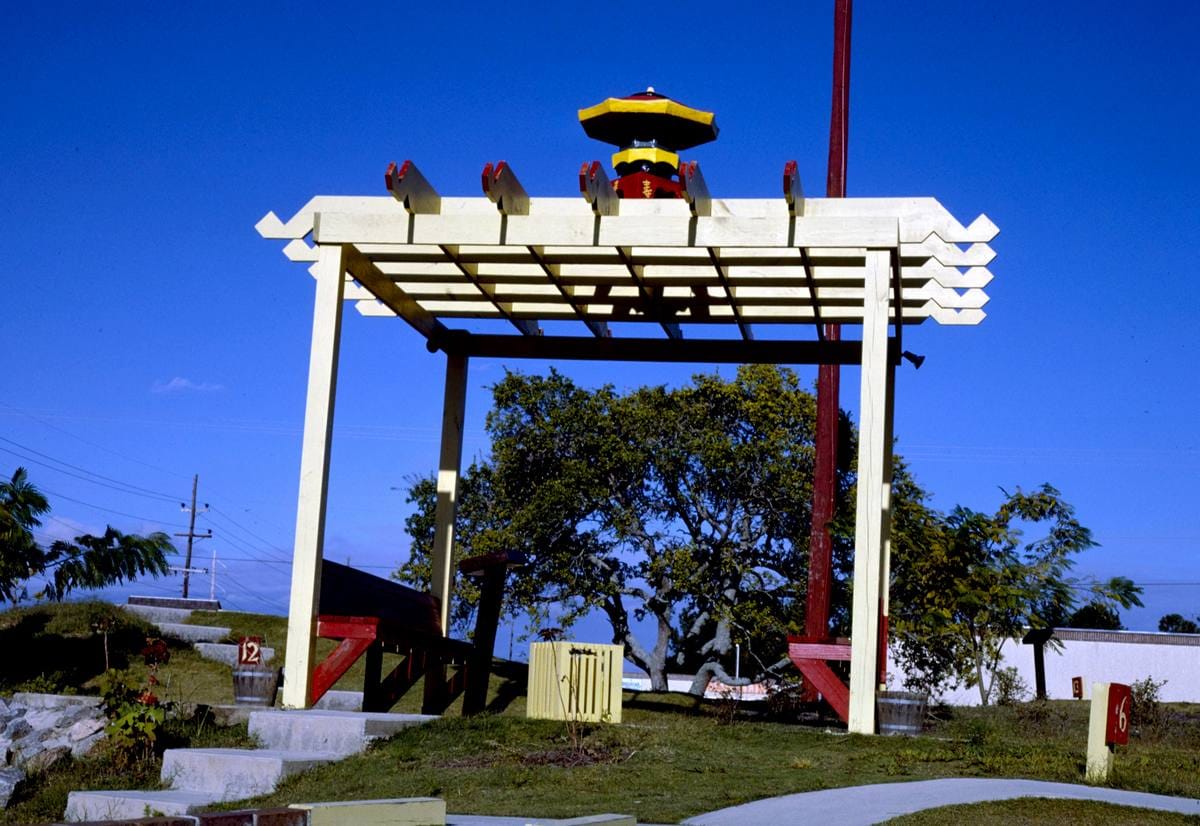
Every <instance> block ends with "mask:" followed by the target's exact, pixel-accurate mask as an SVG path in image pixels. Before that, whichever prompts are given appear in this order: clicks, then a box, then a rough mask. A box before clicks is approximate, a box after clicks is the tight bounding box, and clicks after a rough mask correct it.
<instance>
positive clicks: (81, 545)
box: [0, 467, 173, 603]
mask: <svg viewBox="0 0 1200 826" xmlns="http://www.w3.org/2000/svg"><path fill="white" fill-rule="evenodd" d="M49 511H50V503H49V502H48V501H47V500H46V497H45V496H43V495H42V493H41V492H40V491H39V490H38V489H37V487H36V486H35V485H33V484H32V483H31V482H30V481H29V477H28V474H27V473H26V471H25V469H24V468H20V467H19V468H17V469H16V471H15V472H14V473H13V475H12V478H11V479H9V480H7V481H3V480H0V600H3V601H7V602H12V603H15V602H17V601H18V600H20V599H22V598H23V597H24V596H25V594H26V585H25V584H26V582H27V581H28V580H30V579H36V578H38V577H41V576H46V577H47V579H46V581H45V584H44V586H43V588H42V590H41V591H39V592H38V593H37V596H39V597H47V598H50V599H54V600H61V599H62V598H63V597H64V596H66V595H67V594H68V593H69V592H70V591H72V590H75V589H88V588H103V587H105V586H108V585H115V584H118V583H122V582H128V581H130V580H133V579H135V578H137V577H139V576H144V575H150V576H162V575H163V574H165V573H167V571H168V570H169V565H168V562H167V558H166V555H167V553H168V552H170V551H172V550H173V548H172V546H171V540H170V537H168V536H167V535H166V534H165V533H152V534H150V535H149V536H137V535H133V534H125V533H122V532H121V531H118V530H116V529H115V528H112V527H109V528H108V529H107V530H105V532H104V535H103V536H92V535H83V536H77V537H75V539H74V541H72V542H66V541H63V540H58V541H56V542H53V543H52V544H50V546H49V547H43V546H42V545H40V544H39V543H38V542H37V540H36V538H35V537H34V534H33V531H34V530H35V529H36V528H38V527H40V526H41V524H42V522H41V517H42V516H45V515H46V514H47V513H49Z"/></svg>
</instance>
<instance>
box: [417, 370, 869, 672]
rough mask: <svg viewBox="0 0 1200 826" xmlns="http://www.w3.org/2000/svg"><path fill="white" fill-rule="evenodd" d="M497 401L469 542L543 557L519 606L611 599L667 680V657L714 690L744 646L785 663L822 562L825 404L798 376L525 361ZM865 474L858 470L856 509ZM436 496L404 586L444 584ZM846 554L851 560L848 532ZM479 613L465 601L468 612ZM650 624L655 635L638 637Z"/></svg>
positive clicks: (465, 529)
mask: <svg viewBox="0 0 1200 826" xmlns="http://www.w3.org/2000/svg"><path fill="white" fill-rule="evenodd" d="M494 396H495V406H494V409H493V410H492V411H491V413H490V414H489V416H488V420H487V428H488V431H489V434H490V435H491V437H492V455H491V457H490V459H489V460H487V461H481V462H477V463H475V464H474V465H473V466H472V467H471V468H470V469H469V470H468V472H467V473H466V474H465V475H464V478H463V481H462V488H461V493H460V503H459V515H460V519H459V524H458V530H457V532H456V536H457V546H458V547H457V548H456V553H457V554H459V555H463V554H476V553H485V552H488V551H492V550H498V549H502V548H508V549H517V550H521V551H523V552H524V553H525V554H526V555H527V556H528V558H529V560H530V566H529V569H528V570H527V571H525V572H522V573H520V574H518V575H515V576H514V577H513V579H512V581H511V590H510V600H509V606H510V608H511V609H512V610H514V611H516V612H520V613H526V614H531V615H532V616H533V617H534V622H535V624H540V623H541V622H543V621H546V620H547V618H548V617H549V616H551V611H553V614H552V616H553V621H554V623H555V624H556V625H559V626H562V627H564V628H565V627H569V626H570V625H571V624H572V623H573V622H575V621H576V620H577V619H578V618H579V617H581V616H583V615H584V614H586V613H588V612H590V611H593V610H598V611H600V612H601V613H603V615H604V616H605V617H607V619H608V621H609V624H610V625H611V628H612V639H613V641H614V642H616V643H620V644H622V645H624V646H625V650H626V655H627V656H628V657H629V658H630V659H631V660H632V661H633V662H635V663H636V664H637V665H638V666H639V667H641V668H643V669H645V670H646V672H647V673H648V674H649V675H650V678H651V684H652V686H653V687H654V688H655V689H656V690H664V689H665V688H666V673H667V668H668V665H671V666H673V667H677V668H682V669H687V670H693V669H694V670H695V672H696V673H697V681H696V685H700V686H702V685H703V684H704V683H707V681H708V677H709V675H710V674H715V675H717V676H719V677H720V678H721V679H729V680H732V678H730V677H729V676H728V675H727V674H726V673H725V669H724V664H725V663H728V662H729V661H730V659H731V657H732V653H733V647H734V644H735V643H742V646H743V650H744V651H745V650H749V652H750V654H751V656H752V657H756V658H757V659H758V663H759V669H757V670H758V671H762V670H764V669H766V668H769V667H771V666H773V665H777V664H778V663H777V660H778V658H779V657H780V656H781V655H782V654H783V652H784V651H785V642H784V637H785V635H786V634H787V633H788V632H789V631H795V630H797V629H798V628H799V627H800V624H801V622H802V620H803V607H804V596H805V593H804V589H805V585H806V577H807V569H808V568H807V566H808V532H809V518H810V514H809V503H810V499H811V479H812V463H813V430H814V420H815V404H814V399H813V396H812V395H811V394H810V393H808V392H806V391H804V390H803V389H801V388H800V386H799V381H798V379H797V377H796V375H795V374H794V373H793V372H792V371H790V370H786V369H777V368H774V367H767V366H751V367H742V368H740V369H739V370H738V372H737V375H736V377H735V378H734V379H732V380H729V381H726V380H724V379H722V378H720V377H719V376H715V375H697V376H695V377H694V379H693V381H692V383H691V384H689V385H687V386H684V387H681V388H678V389H667V388H665V387H644V388H640V389H638V390H634V391H632V392H630V393H628V394H624V395H621V394H618V393H616V392H615V391H614V390H613V388H612V387H602V388H600V389H598V390H587V389H584V388H580V387H577V386H576V385H575V384H574V383H573V382H571V381H570V380H569V379H567V378H566V377H564V376H562V375H561V374H559V373H557V372H551V374H550V375H549V376H547V377H537V376H524V375H520V374H516V373H509V374H507V375H506V376H505V377H504V379H503V380H501V381H500V382H499V383H498V384H497V385H496V386H495V388H494ZM843 425H844V426H843V429H842V430H843V441H844V442H845V444H843V446H842V450H841V451H840V455H841V456H843V457H848V456H850V455H852V444H851V443H850V433H851V428H850V427H849V424H848V422H845V421H844V422H843ZM852 483H853V477H852V476H851V475H850V473H849V471H848V469H847V468H842V473H841V474H840V493H841V506H842V508H843V510H844V511H845V512H847V513H849V512H852V508H850V507H849V504H848V503H849V495H850V492H851V486H852ZM433 492H434V491H433V483H432V480H429V479H422V480H415V481H414V482H413V483H412V484H411V486H410V489H409V498H410V500H411V501H413V502H414V503H415V504H416V505H417V508H416V512H415V513H414V515H413V516H412V517H411V518H410V519H409V521H408V528H409V532H410V535H411V537H412V539H413V543H412V551H411V556H410V559H409V561H408V562H407V563H406V564H405V565H403V566H402V567H401V568H400V570H399V571H397V574H396V575H397V577H398V578H400V579H403V580H405V581H409V582H417V583H427V582H428V565H429V562H428V555H429V549H430V547H431V545H432V535H433V517H432V513H433V503H434V498H433ZM835 552H836V553H837V555H838V558H839V562H840V563H841V567H842V569H845V568H846V567H847V562H846V559H847V557H848V552H849V543H848V541H846V539H845V537H844V536H841V537H839V538H838V540H837V542H836V544H835ZM468 610H469V600H466V599H459V600H458V601H457V604H456V609H455V611H456V619H458V620H459V621H461V620H462V619H463V618H464V617H465V615H466V613H465V612H466V611H468ZM641 620H649V621H650V623H651V626H652V629H653V630H652V632H651V633H650V634H649V635H648V638H642V637H641V636H639V635H638V634H637V633H635V628H636V622H637V621H641ZM748 679H749V677H747V678H744V679H743V682H744V681H747V680H748Z"/></svg>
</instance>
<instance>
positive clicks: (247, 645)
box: [238, 637, 263, 665]
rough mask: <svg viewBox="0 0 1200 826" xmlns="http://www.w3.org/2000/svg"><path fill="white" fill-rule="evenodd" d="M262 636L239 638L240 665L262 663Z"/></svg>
mask: <svg viewBox="0 0 1200 826" xmlns="http://www.w3.org/2000/svg"><path fill="white" fill-rule="evenodd" d="M262 642H263V641H262V637H242V638H241V639H240V640H238V665H262Z"/></svg>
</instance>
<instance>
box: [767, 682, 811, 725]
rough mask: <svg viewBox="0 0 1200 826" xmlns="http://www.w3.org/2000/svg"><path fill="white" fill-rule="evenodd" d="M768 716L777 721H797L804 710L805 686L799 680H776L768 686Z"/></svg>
mask: <svg viewBox="0 0 1200 826" xmlns="http://www.w3.org/2000/svg"><path fill="white" fill-rule="evenodd" d="M766 706H767V714H769V715H770V716H771V717H773V718H774V719H776V720H795V719H797V718H799V716H800V712H801V710H802V709H803V708H804V684H803V683H802V682H801V681H800V680H799V679H781V680H774V681H771V682H769V683H768V684H767V700H766Z"/></svg>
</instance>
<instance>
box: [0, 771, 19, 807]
mask: <svg viewBox="0 0 1200 826" xmlns="http://www.w3.org/2000/svg"><path fill="white" fill-rule="evenodd" d="M24 779H25V772H23V771H21V770H20V769H0V809H4V808H6V807H7V806H8V800H9V798H11V797H12V793H13V791H14V790H15V789H16V788H17V784H18V783H20V782H21V781H22V780H24Z"/></svg>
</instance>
